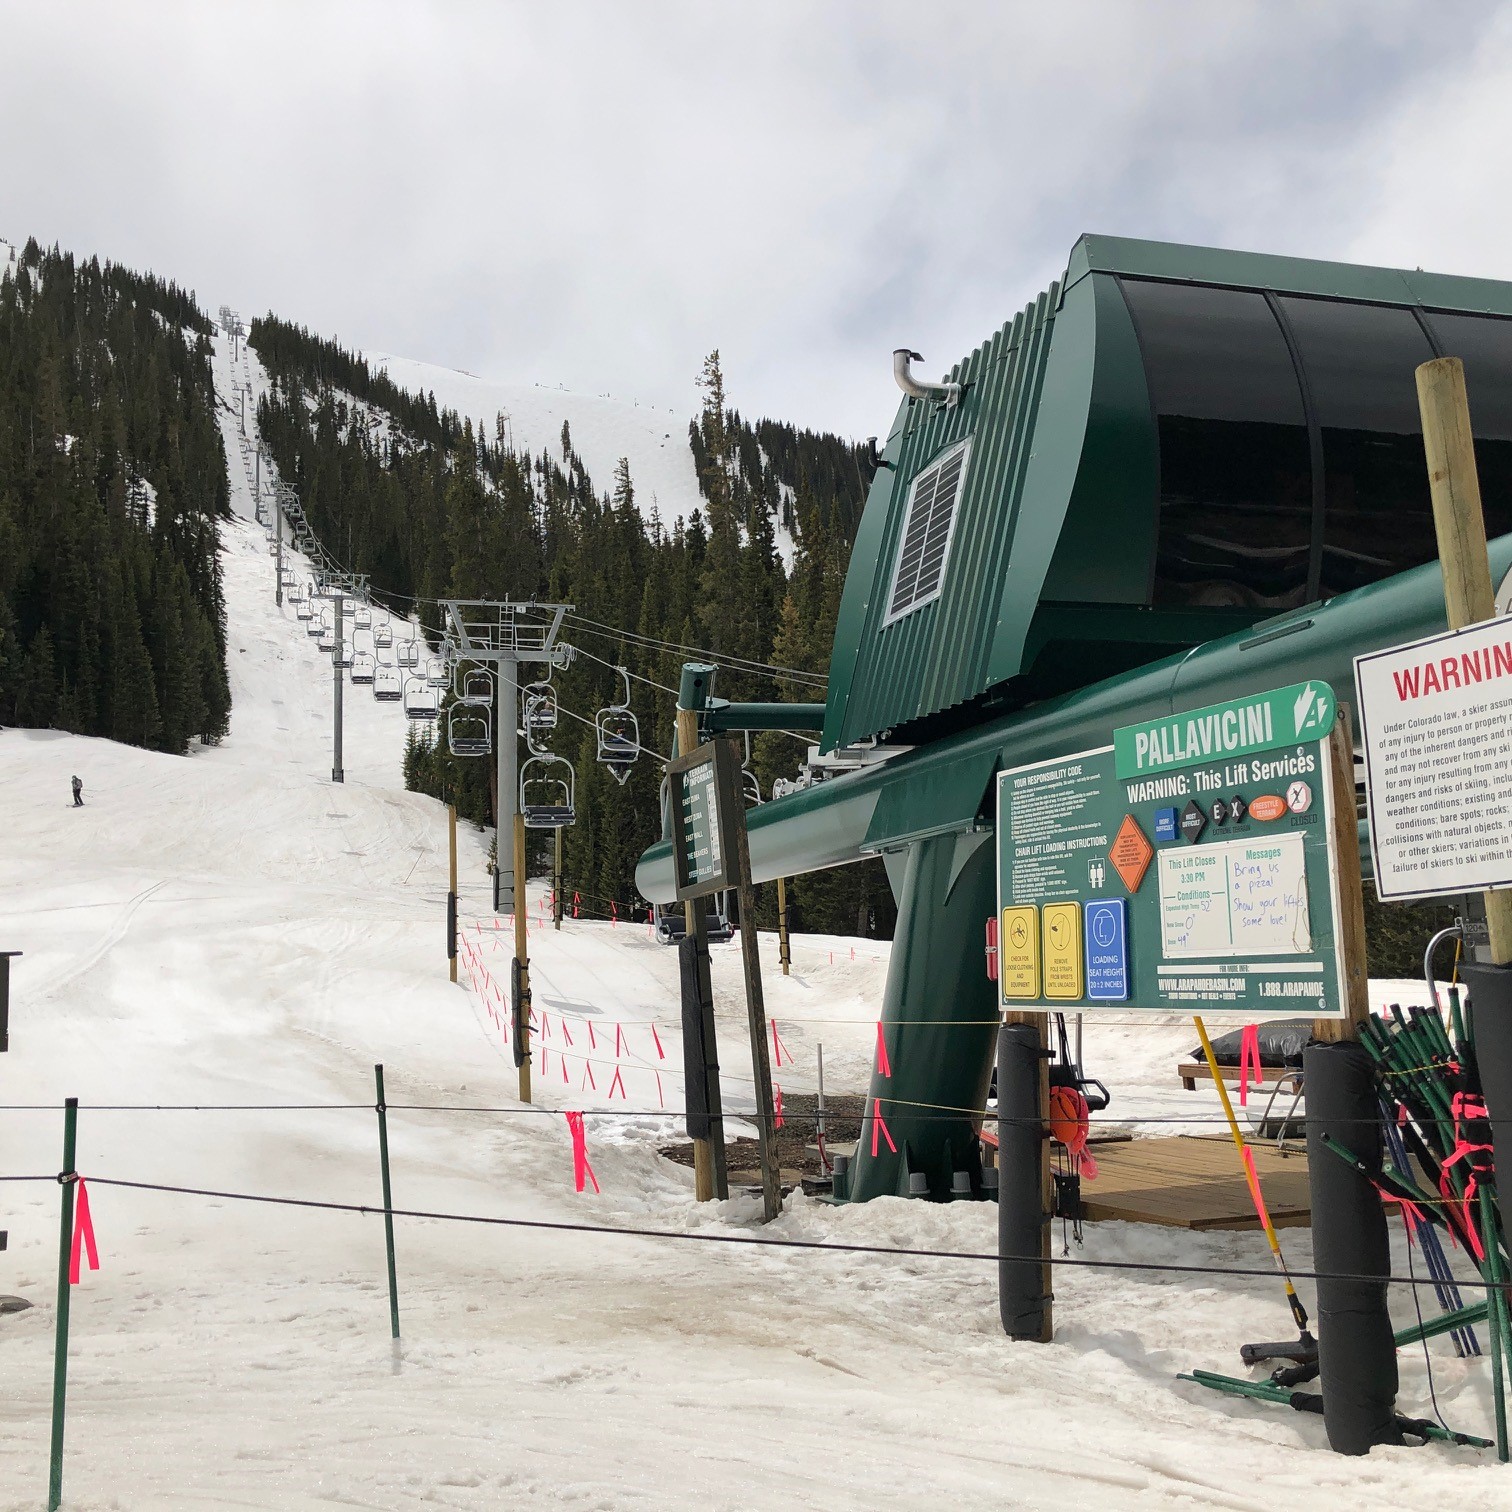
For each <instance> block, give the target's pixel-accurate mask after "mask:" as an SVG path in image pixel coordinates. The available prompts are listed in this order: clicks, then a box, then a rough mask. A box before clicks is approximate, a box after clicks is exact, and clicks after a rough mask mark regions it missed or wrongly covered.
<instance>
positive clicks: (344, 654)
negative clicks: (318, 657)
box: [321, 632, 356, 667]
mask: <svg viewBox="0 0 1512 1512" xmlns="http://www.w3.org/2000/svg"><path fill="white" fill-rule="evenodd" d="M333 635H334V632H333ZM321 649H322V650H324V649H325V648H324V647H322V648H321ZM331 649H332V651H333V652H334V653H335V657H336V665H337V666H338V667H350V666H351V665H352V663H353V661H354V660H356V653H355V652H354V651H353V650H352V643H351V641H349V640H346V639H343V640H342V642H341V646H340V648H339V649H338V648H337V647H335V646H332V648H331Z"/></svg>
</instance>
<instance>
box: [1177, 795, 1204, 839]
mask: <svg viewBox="0 0 1512 1512" xmlns="http://www.w3.org/2000/svg"><path fill="white" fill-rule="evenodd" d="M1206 828H1207V815H1206V814H1204V813H1203V812H1202V805H1201V804H1200V803H1198V802H1197V800H1196V799H1195V798H1194V799H1192V801H1191V802H1190V803H1189V804H1187V806H1186V807H1185V808H1184V809H1182V811H1181V833H1182V834H1183V835H1185V836H1186V837H1187V839H1188V840H1192V841H1195V840H1196V839H1197V837H1198V836H1199V835H1200V834H1201V833H1202V832H1203V830H1205V829H1206Z"/></svg>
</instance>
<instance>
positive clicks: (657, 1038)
mask: <svg viewBox="0 0 1512 1512" xmlns="http://www.w3.org/2000/svg"><path fill="white" fill-rule="evenodd" d="M647 1027H648V1028H649V1029H650V1030H651V1038H652V1039H653V1040H654V1041H655V1042H656V1058H657V1059H658V1060H666V1058H667V1052H666V1051H665V1050H663V1049H662V1042H661V1035H659V1034H658V1033H657V1032H656V1025H655V1024H649V1025H647Z"/></svg>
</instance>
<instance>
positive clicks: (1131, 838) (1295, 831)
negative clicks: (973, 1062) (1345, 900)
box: [997, 682, 1512, 1021]
mask: <svg viewBox="0 0 1512 1512" xmlns="http://www.w3.org/2000/svg"><path fill="white" fill-rule="evenodd" d="M1509 691H1512V690H1509ZM1335 714H1336V710H1335V705H1334V699H1333V694H1332V691H1331V690H1330V689H1329V687H1328V685H1327V684H1326V683H1321V682H1308V683H1299V684H1296V685H1295V686H1293V687H1289V688H1280V689H1277V690H1275V691H1274V692H1270V693H1264V694H1257V695H1255V696H1253V697H1250V698H1241V699H1235V700H1233V701H1232V702H1230V703H1224V704H1216V705H1214V706H1213V707H1211V708H1207V709H1196V710H1193V711H1192V712H1190V713H1187V714H1177V715H1172V716H1170V717H1168V718H1165V719H1159V720H1152V721H1148V722H1146V723H1143V724H1137V725H1129V726H1127V727H1125V728H1122V729H1118V730H1115V731H1114V732H1113V744H1112V745H1111V746H1103V747H1101V748H1099V749H1097V750H1091V751H1081V752H1078V753H1077V754H1075V755H1072V756H1066V757H1061V758H1057V759H1055V760H1051V761H1040V762H1035V763H1033V764H1032V765H1029V766H1022V767H1013V768H1010V769H1008V770H1006V771H1001V772H999V773H998V795H997V796H998V806H997V863H998V910H999V920H998V940H999V950H1000V953H1001V954H1000V959H999V973H998V989H999V994H1000V999H1001V1003H1002V1005H1003V1006H1004V1007H1009V1008H1019V1009H1022V1008H1024V1007H1026V1006H1028V1005H1029V1004H1031V1003H1038V1004H1040V1005H1041V1006H1042V1008H1043V1009H1044V1010H1045V1011H1049V1010H1053V1009H1076V1010H1079V1011H1087V1010H1094V1009H1099V1008H1101V1009H1117V1010H1120V1011H1126V1010H1136V1011H1146V1012H1167V1013H1169V1012H1178V1013H1204V1014H1212V1013H1229V1014H1239V1015H1242V1016H1243V1017H1244V1018H1245V1020H1246V1021H1250V1020H1254V1019H1259V1018H1266V1017H1278V1016H1292V1017H1306V1018H1338V1017H1342V1016H1343V1013H1344V1001H1345V999H1344V993H1343V981H1342V973H1341V967H1340V963H1339V959H1338V951H1337V948H1336V942H1337V940H1338V938H1339V925H1338V919H1339V887H1338V872H1337V860H1336V857H1335V855H1334V851H1333V839H1332V834H1333V831H1332V822H1331V821H1332V817H1333V794H1332V789H1331V784H1330V781H1329V765H1328V750H1327V744H1326V742H1327V739H1328V736H1329V734H1330V732H1331V731H1332V729H1333V724H1334V719H1335Z"/></svg>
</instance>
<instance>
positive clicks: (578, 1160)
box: [566, 1113, 599, 1193]
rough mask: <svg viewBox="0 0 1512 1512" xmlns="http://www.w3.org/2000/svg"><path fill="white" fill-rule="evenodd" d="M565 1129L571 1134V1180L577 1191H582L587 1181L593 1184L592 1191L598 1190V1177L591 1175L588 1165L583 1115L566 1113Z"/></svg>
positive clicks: (591, 1169)
mask: <svg viewBox="0 0 1512 1512" xmlns="http://www.w3.org/2000/svg"><path fill="white" fill-rule="evenodd" d="M566 1118H567V1127H568V1129H569V1130H571V1132H572V1179H573V1182H574V1183H575V1184H576V1186H577V1190H578V1191H580V1192H581V1191H582V1190H583V1182H584V1178H585V1177H586V1178H587V1180H589V1181H591V1182H592V1183H593V1190H594V1192H595V1193H597V1191H598V1189H599V1184H598V1177H597V1176H595V1175H594V1174H593V1167H592V1166H591V1165H590V1164H589V1163H588V1141H587V1138H586V1137H585V1135H584V1134H583V1115H582V1114H581V1113H568V1114H567V1115H566Z"/></svg>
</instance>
